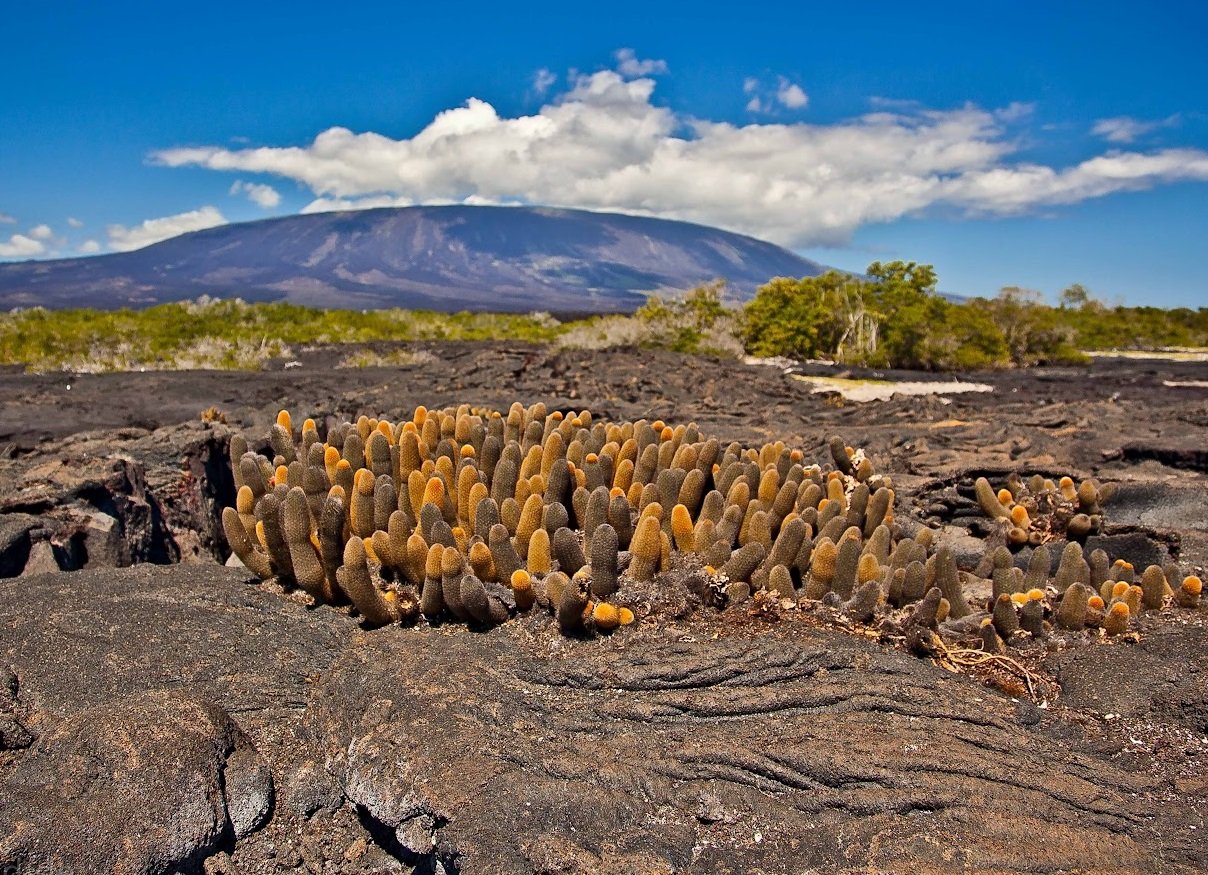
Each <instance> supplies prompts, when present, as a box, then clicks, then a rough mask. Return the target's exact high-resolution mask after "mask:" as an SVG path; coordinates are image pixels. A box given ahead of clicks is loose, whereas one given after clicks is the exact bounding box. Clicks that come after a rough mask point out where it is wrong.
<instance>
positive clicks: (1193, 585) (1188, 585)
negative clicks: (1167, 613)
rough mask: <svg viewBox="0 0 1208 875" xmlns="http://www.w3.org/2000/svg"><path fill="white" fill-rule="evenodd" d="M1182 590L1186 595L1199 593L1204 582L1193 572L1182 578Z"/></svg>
mask: <svg viewBox="0 0 1208 875" xmlns="http://www.w3.org/2000/svg"><path fill="white" fill-rule="evenodd" d="M1182 588H1183V592H1185V593H1187V594H1188V595H1199V594H1200V593H1201V592H1202V591H1203V589H1204V582H1203V581H1202V580H1200V579H1199V578H1198V577H1196V576H1195V575H1194V574H1189V575H1188V576H1187V577H1184V578H1183V587H1182Z"/></svg>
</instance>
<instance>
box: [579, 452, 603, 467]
mask: <svg viewBox="0 0 1208 875" xmlns="http://www.w3.org/2000/svg"><path fill="white" fill-rule="evenodd" d="M583 461H584V462H586V463H587V464H589V465H594V464H595V463H596V462H598V461H600V457H599V456H597V455H596V454H595V453H588V454H587V455H586V456H584V457H583Z"/></svg>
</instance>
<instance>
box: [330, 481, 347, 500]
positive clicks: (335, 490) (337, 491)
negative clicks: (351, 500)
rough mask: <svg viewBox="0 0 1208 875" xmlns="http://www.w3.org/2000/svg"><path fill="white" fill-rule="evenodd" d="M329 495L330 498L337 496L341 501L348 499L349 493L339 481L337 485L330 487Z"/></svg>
mask: <svg viewBox="0 0 1208 875" xmlns="http://www.w3.org/2000/svg"><path fill="white" fill-rule="evenodd" d="M327 495H328V497H329V498H331V497H335V498H338V499H340V501H347V500H348V495H347V493H345V492H344V487H343V486H341V485H340V484H339V483H337V484H336V485H335V486H333V487H331V489H328V490H327Z"/></svg>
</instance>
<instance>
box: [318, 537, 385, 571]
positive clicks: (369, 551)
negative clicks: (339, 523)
mask: <svg viewBox="0 0 1208 875" xmlns="http://www.w3.org/2000/svg"><path fill="white" fill-rule="evenodd" d="M311 540H313V541H316V542H317V541H318V539H317V538H312V539H311ZM361 541H362V542H364V544H365V555H366V556H368V557H369V559H370V560H371V561H373V562H376V563H378V564H379V565H380V564H381V562H382V560H380V559H378V555H377V550H375V549H373V539H372V538H361ZM315 546H318V544H317V543H316V545H315Z"/></svg>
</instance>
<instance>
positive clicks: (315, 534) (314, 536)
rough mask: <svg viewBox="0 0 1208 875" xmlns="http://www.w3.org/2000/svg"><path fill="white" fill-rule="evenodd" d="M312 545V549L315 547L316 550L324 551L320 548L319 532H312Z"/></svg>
mask: <svg viewBox="0 0 1208 875" xmlns="http://www.w3.org/2000/svg"><path fill="white" fill-rule="evenodd" d="M310 544H311V546H312V547H314V548H315V549H316V550H322V549H323V548H322V547H320V546H319V533H318V532H311V533H310Z"/></svg>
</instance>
